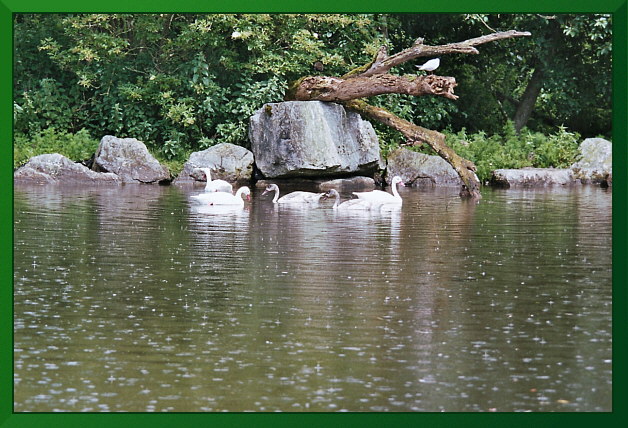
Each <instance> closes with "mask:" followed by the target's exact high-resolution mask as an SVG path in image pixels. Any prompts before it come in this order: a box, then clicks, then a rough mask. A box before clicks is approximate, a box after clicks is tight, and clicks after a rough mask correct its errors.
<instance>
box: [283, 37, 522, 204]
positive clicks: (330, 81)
mask: <svg viewBox="0 0 628 428" xmlns="http://www.w3.org/2000/svg"><path fill="white" fill-rule="evenodd" d="M529 35H530V33H529V32H527V31H526V32H521V31H515V30H511V31H504V32H498V33H492V34H488V35H485V36H480V37H476V38H473V39H469V40H465V41H462V42H458V43H449V44H446V45H440V46H429V45H426V44H424V43H423V39H421V38H419V39H417V40H416V41H415V42H414V44H413V45H412V46H411V47H409V48H407V49H405V50H403V51H401V52H398V53H396V54H394V55H391V56H388V53H387V50H386V48H385V47H381V48H380V49H379V51H378V52H377V54H376V55H375V56H374V58H373V60H372V61H371V62H370V63H368V64H365V65H363V66H361V67H358V68H355V69H353V70H351V71H350V72H349V73H347V74H345V75H344V76H341V77H327V76H307V77H303V78H301V79H299V80H297V81H296V82H294V83H293V84H292V85H291V86H290V88H289V89H288V91H287V92H286V96H285V99H286V101H289V100H297V101H311V100H317V101H328V102H337V103H341V104H343V105H345V106H346V107H347V108H350V109H353V110H355V111H357V112H359V113H361V114H363V115H365V116H367V117H369V118H371V119H374V120H377V121H379V122H381V123H384V124H385V125H387V126H390V127H392V128H394V129H397V130H398V131H400V132H401V133H402V134H403V135H404V136H406V138H408V139H409V140H410V141H414V142H424V143H426V144H428V145H429V146H430V147H432V148H433V149H434V150H435V151H436V152H437V153H438V154H439V155H440V156H441V157H442V158H443V159H445V160H446V161H447V162H449V164H450V165H451V166H452V167H453V168H454V169H455V170H456V172H457V173H458V175H459V176H460V178H461V179H462V181H463V183H464V186H463V189H462V191H461V196H464V197H466V196H468V197H472V198H477V199H479V198H480V197H481V195H480V182H479V180H478V178H477V176H476V174H475V169H476V168H475V165H474V164H473V163H472V162H471V161H468V160H466V159H463V158H461V157H460V156H458V155H457V154H456V152H454V151H453V150H452V149H451V148H450V147H448V146H447V145H446V144H445V136H444V135H443V134H441V133H440V132H436V131H432V130H429V129H425V128H422V127H420V126H417V125H415V124H413V123H411V122H408V121H406V120H403V119H401V118H399V117H397V116H395V115H394V114H392V113H390V112H388V111H386V110H384V109H381V108H377V107H374V106H371V105H369V104H367V103H366V102H365V101H363V100H361V98H366V97H371V96H375V95H382V94H390V93H398V94H408V95H414V96H424V95H432V96H442V97H445V98H448V99H451V100H456V99H457V98H458V97H457V96H456V95H454V88H455V87H456V79H455V78H454V77H443V76H435V75H427V76H425V75H423V76H419V75H406V76H396V75H393V74H390V73H389V71H390V70H391V69H392V68H393V67H395V66H398V65H400V64H403V63H404V62H407V61H411V60H413V59H416V58H419V57H427V56H430V57H435V56H440V55H447V54H454V53H462V54H478V53H479V52H478V50H477V49H476V48H475V46H478V45H481V44H484V43H489V42H493V41H497V40H502V39H509V38H513V37H524V36H529Z"/></svg>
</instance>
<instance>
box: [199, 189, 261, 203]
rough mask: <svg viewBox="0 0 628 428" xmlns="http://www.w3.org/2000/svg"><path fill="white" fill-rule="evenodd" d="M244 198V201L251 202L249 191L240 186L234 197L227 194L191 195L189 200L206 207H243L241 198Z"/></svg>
mask: <svg viewBox="0 0 628 428" xmlns="http://www.w3.org/2000/svg"><path fill="white" fill-rule="evenodd" d="M243 195H244V196H246V200H247V201H250V200H251V189H249V188H248V187H246V186H242V187H240V188H239V189H238V191H237V192H236V194H235V195H232V194H231V193H227V192H210V193H201V194H200V195H193V196H191V198H194V199H196V200H197V201H199V202H201V203H204V204H208V205H240V206H243V205H244V200H243V199H242V196H243Z"/></svg>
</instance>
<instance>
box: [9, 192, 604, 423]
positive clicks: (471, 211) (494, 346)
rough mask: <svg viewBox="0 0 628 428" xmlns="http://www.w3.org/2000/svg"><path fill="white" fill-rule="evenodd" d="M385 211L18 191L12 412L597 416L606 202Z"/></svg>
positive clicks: (416, 205)
mask: <svg viewBox="0 0 628 428" xmlns="http://www.w3.org/2000/svg"><path fill="white" fill-rule="evenodd" d="M400 190H401V194H402V196H403V198H404V204H403V207H402V208H401V209H400V210H393V211H391V212H383V213H380V212H359V211H358V212H347V213H343V212H336V211H334V210H332V209H331V204H332V201H327V202H321V204H320V205H319V206H318V207H313V208H308V209H303V208H299V207H291V206H278V205H274V204H272V202H270V200H267V199H265V198H261V197H260V195H261V192H257V193H255V192H254V194H253V195H252V202H251V203H246V204H245V207H244V208H241V207H238V208H235V209H233V208H225V207H215V206H214V207H209V206H199V205H197V204H194V203H191V201H190V198H189V197H190V195H191V194H194V193H198V191H189V192H188V191H187V190H182V189H178V188H175V187H157V186H120V187H110V188H101V187H96V188H78V187H77V188H72V187H64V188H59V187H54V186H53V187H38V186H37V187H35V186H18V187H16V188H15V202H14V210H15V211H14V212H15V215H14V260H15V261H14V347H15V349H14V383H15V389H14V399H15V404H14V409H15V411H18V412H21V411H140V412H143V411H179V412H187V411H225V410H226V411H275V410H281V411H528V410H531V411H610V410H611V409H612V403H611V373H612V371H611V347H612V338H611V325H612V324H611V194H610V192H609V191H605V190H602V189H599V188H593V187H582V188H579V187H578V188H574V189H553V190H508V191H503V190H502V191H500V190H491V189H485V190H484V192H483V195H484V199H483V200H482V202H481V203H480V204H479V205H476V204H473V203H471V202H468V201H462V200H460V199H459V198H458V197H457V193H456V192H457V189H451V190H429V191H426V190H417V189H400ZM348 197H349V194H344V195H343V198H345V199H346V198H348Z"/></svg>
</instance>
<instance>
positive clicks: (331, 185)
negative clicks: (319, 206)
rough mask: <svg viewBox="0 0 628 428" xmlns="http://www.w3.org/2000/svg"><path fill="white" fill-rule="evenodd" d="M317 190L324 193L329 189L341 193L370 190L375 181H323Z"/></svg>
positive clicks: (370, 179)
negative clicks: (340, 191)
mask: <svg viewBox="0 0 628 428" xmlns="http://www.w3.org/2000/svg"><path fill="white" fill-rule="evenodd" d="M318 188H319V189H320V190H321V191H324V192H325V191H327V190H330V189H336V190H342V191H356V190H372V189H374V188H375V180H373V179H372V178H370V177H351V178H339V179H336V180H329V181H325V182H323V183H321V184H319V185H318Z"/></svg>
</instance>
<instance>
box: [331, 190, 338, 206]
mask: <svg viewBox="0 0 628 428" xmlns="http://www.w3.org/2000/svg"><path fill="white" fill-rule="evenodd" d="M339 205H340V194H339V193H336V202H334V206H333V207H332V208H338V206H339Z"/></svg>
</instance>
